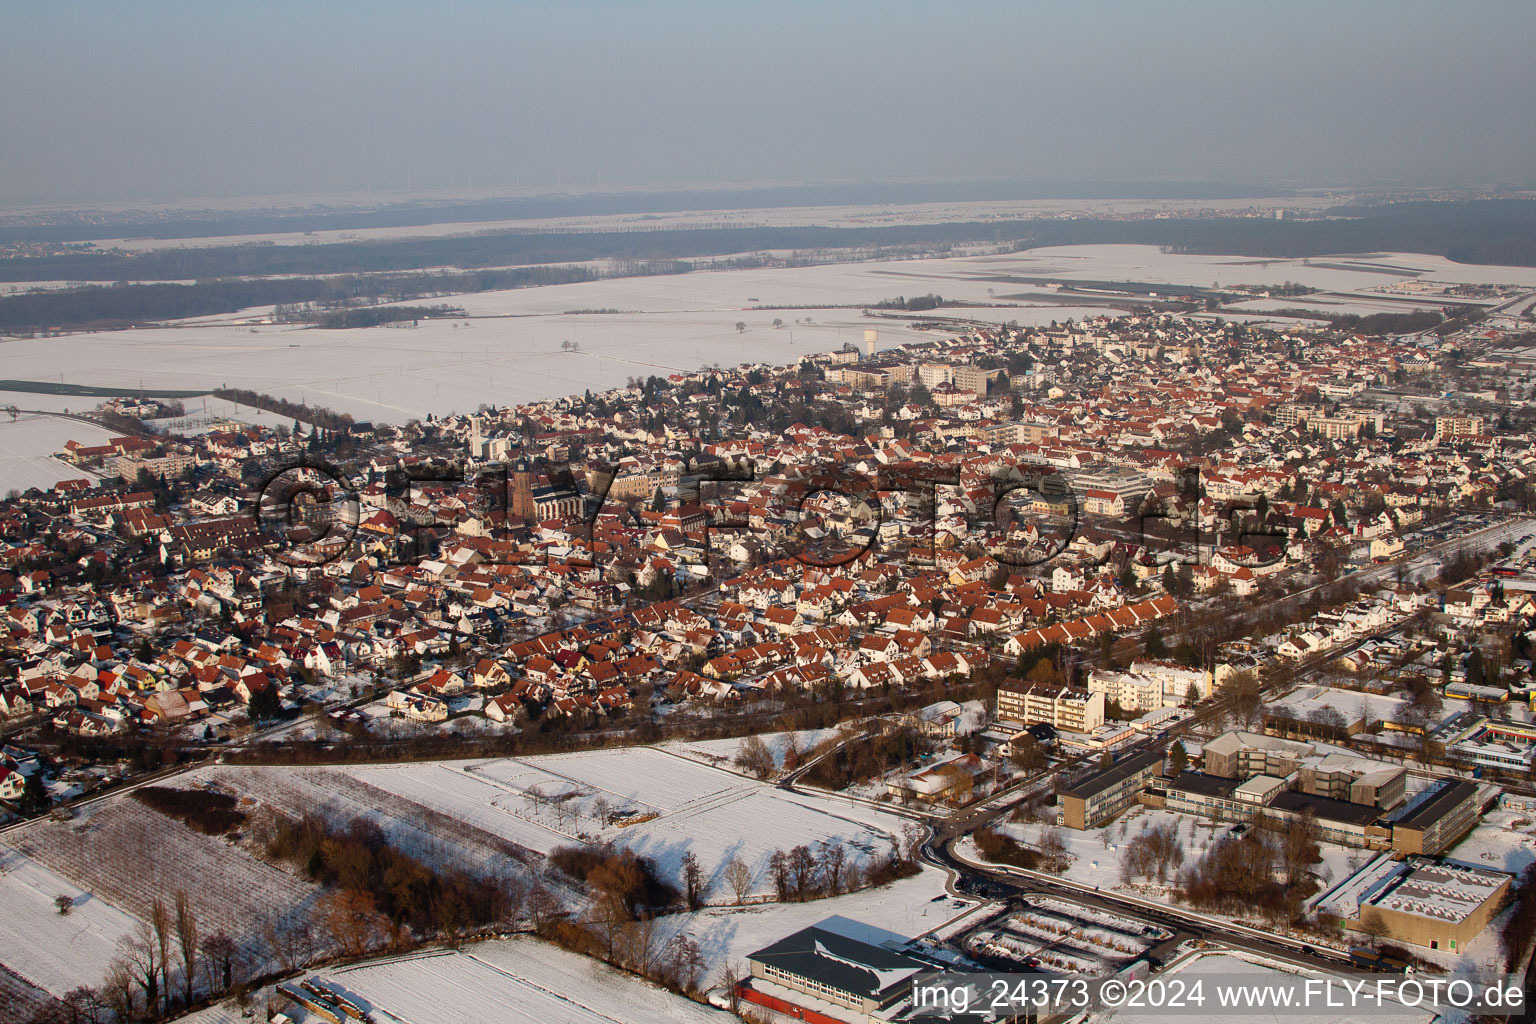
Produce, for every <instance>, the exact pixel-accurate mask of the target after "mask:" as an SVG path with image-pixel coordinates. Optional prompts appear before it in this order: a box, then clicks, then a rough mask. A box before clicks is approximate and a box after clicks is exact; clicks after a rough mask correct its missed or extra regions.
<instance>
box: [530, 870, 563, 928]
mask: <svg viewBox="0 0 1536 1024" xmlns="http://www.w3.org/2000/svg"><path fill="white" fill-rule="evenodd" d="M564 909H565V908H564V907H563V906H562V905H561V903H560V898H559V897H558V896H556V895H555V894H554V893H552V892H550V891H549V888H548V887H547V886H546V885H545V884H544V883H543V882H535V883H534V885H533V888H532V889H529V890H528V916H529V918H530V919H531V920H532V921H533V930H534V931H536V932H538V933H539V934H541V935H542V934H543V933H544V929H545V928H547V927H548V926H549V925H550V924H551V923H552V922H553V921H554V920H555V919H556V918H558V917H559V916H560V912H561V911H562V910H564Z"/></svg>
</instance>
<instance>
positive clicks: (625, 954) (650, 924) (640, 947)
mask: <svg viewBox="0 0 1536 1024" xmlns="http://www.w3.org/2000/svg"><path fill="white" fill-rule="evenodd" d="M614 952H615V955H616V956H617V958H618V962H619V964H620V965H621V966H623V967H627V968H628V969H629V970H631V971H634V972H636V973H637V974H642V975H644V976H646V977H650V976H651V975H653V974H654V973H655V970H656V919H655V918H654V917H642V918H640V919H639V920H638V921H626V922H625V923H624V925H623V926H622V927H621V928H620V929H619V933H618V939H617V941H616V943H615V946H614Z"/></svg>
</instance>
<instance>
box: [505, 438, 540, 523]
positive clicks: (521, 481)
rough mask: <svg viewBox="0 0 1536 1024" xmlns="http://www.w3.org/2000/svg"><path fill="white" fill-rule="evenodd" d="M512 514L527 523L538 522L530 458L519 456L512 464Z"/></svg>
mask: <svg viewBox="0 0 1536 1024" xmlns="http://www.w3.org/2000/svg"><path fill="white" fill-rule="evenodd" d="M511 484H512V514H513V515H515V516H522V517H523V519H524V520H525V521H526V522H530V523H532V522H535V521H537V520H538V509H537V508H536V507H535V505H534V503H533V467H532V466H530V465H529V464H528V458H527V456H524V455H519V456H518V457H517V461H516V462H514V463H513V464H512V480H511Z"/></svg>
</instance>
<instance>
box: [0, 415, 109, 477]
mask: <svg viewBox="0 0 1536 1024" xmlns="http://www.w3.org/2000/svg"><path fill="white" fill-rule="evenodd" d="M50 397H53V396H49V395H18V396H14V403H15V404H16V405H17V406H18V407H20V408H28V406H26V405H25V402H26V401H27V400H29V399H32V398H50ZM74 401H75V405H74V406H72V407H71V408H91V407H92V406H94V405H95V403H96V400H92V399H87V398H79V397H76V398H75V399H74ZM4 404H11V403H10V402H6V403H4ZM33 408H43V406H34V407H33ZM110 437H112V434H111V433H110V432H109V431H107V430H106V428H104V427H97V426H93V425H91V424H89V423H82V422H80V421H79V420H71V419H65V418H64V417H62V416H44V415H41V414H37V413H22V414H21V415H20V416H18V417H16V419H15V420H14V421H12V419H11V417H10V416H9V414H6V415H0V495H3V494H5V493H6V492H8V491H10V490H13V489H14V490H18V491H24V490H26V489H27V488H29V487H37V488H39V489H42V490H47V489H48V488H50V487H52V486H53V485H54V484H56V483H58V482H59V481H60V480H74V479H79V478H80V477H86V478H90V477H91V476H92V474H90V473H88V472H86V471H85V470H82V469H77V468H76V467H74V466H71V465H70V464H69V463H67V462H65V461H64V460H63V459H56V458H54V457H53V453H54V452H56V451H60V450H61V449H63V447H64V444H65V442H67V441H71V440H73V441H79V442H80V443H81V444H87V445H98V444H105V443H106V442H107V439H108V438H110Z"/></svg>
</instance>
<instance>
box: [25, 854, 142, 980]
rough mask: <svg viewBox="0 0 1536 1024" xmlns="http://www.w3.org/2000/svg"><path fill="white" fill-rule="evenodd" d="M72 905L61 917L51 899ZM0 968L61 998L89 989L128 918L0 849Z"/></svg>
mask: <svg viewBox="0 0 1536 1024" xmlns="http://www.w3.org/2000/svg"><path fill="white" fill-rule="evenodd" d="M59 896H69V897H71V898H72V899H73V900H74V901H75V903H74V907H73V909H71V910H70V912H69V913H68V914H65V915H61V914H60V913H59V912H58V908H57V907H56V906H55V905H54V902H53V901H54V899H55V898H56V897H59ZM0 921H3V922H4V926H3V927H0V964H4V965H5V966H6V967H8V968H10V970H12V971H14V972H15V973H16V974H19V975H20V976H21V977H23V978H25V979H26V980H27V981H29V982H31V983H32V984H33V985H35V986H37V987H38V988H41V989H45V990H47V991H48V992H51V993H52V994H53V995H55V996H61V995H63V994H64V993H66V992H68V991H69V990H70V989H72V988H75V987H76V986H78V985H94V984H96V983H97V982H99V981H100V980H101V978H102V975H103V974H105V972H106V966H107V962H108V961H109V960H111V959H112V956H113V955H114V953H115V952H116V950H117V941H118V939H120V938H122V937H123V936H125V935H127V934H128V933H129V931H130V930H131V929H132V928H133V926H134V924H135V921H134V918H132V917H131V916H129V915H128V914H126V913H124V912H123V911H121V910H119V909H118V908H116V907H114V906H112V905H111V904H110V903H108V902H106V901H105V900H104V899H102V898H101V897H100V896H98V895H96V894H95V893H93V892H90V891H88V890H85V889H82V888H81V887H80V886H78V885H75V884H74V883H72V882H70V881H69V880H67V879H65V878H63V877H62V876H60V875H58V874H57V873H55V872H53V871H50V870H49V869H48V868H46V867H44V866H43V865H41V864H39V863H38V862H37V861H35V860H33V859H31V858H30V857H26V856H23V855H22V854H20V853H18V852H17V851H15V850H12V849H7V848H5V847H0Z"/></svg>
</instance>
